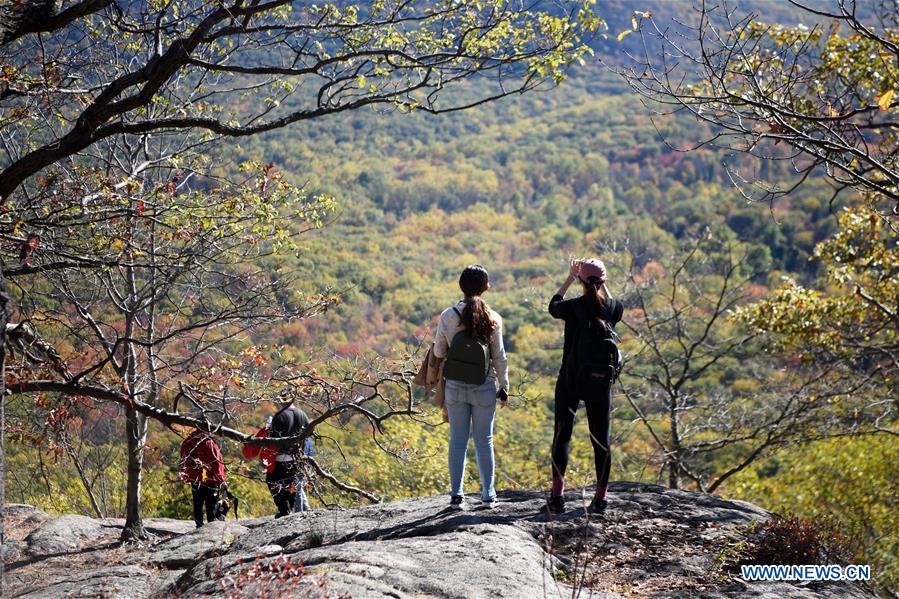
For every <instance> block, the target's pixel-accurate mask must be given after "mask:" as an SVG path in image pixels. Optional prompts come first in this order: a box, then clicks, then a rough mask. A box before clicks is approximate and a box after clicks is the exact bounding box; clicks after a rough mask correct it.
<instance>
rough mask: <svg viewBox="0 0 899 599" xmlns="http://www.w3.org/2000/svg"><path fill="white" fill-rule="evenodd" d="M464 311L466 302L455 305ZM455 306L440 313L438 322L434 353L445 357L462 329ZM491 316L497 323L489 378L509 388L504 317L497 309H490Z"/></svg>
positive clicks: (491, 349)
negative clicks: (504, 343) (504, 341)
mask: <svg viewBox="0 0 899 599" xmlns="http://www.w3.org/2000/svg"><path fill="white" fill-rule="evenodd" d="M454 307H455V308H456V310H458V311H459V312H462V309H463V308H464V307H465V302H459V303H458V304H456V305H455V306H454ZM456 310H453V308H447V309H446V310H444V311H443V312H441V313H440V321H439V322H438V323H437V333H436V335H435V338H434V355H435V356H437V357H438V358H445V357H446V352H447V351H448V350H449V346H450V343H451V342H452V340H453V337H455V336H456V333H458V332H459V331H461V330H462V322H461V319H460V318H459V315H458V314H456ZM490 316H491V317H493V321H494V322H495V323H496V330H495V331H493V335H492V336H491V337H490V364H491V368H490V374H488V375H487V380H495V381H498V384H499V386H500V388H502V389H506V390H508V389H509V361H508V359H506V348H505V347H503V319H502V318H501V317H500V315H499V314H497V313H496V312H495V311H493V310H490Z"/></svg>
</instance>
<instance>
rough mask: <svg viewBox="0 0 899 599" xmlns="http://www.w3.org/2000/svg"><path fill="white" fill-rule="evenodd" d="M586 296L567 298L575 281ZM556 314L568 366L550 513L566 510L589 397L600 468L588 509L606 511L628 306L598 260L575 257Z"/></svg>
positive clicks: (552, 309)
mask: <svg viewBox="0 0 899 599" xmlns="http://www.w3.org/2000/svg"><path fill="white" fill-rule="evenodd" d="M576 280H577V281H579V282H580V283H581V286H582V287H583V294H582V295H581V296H580V297H577V298H573V299H568V300H566V299H564V296H565V292H566V291H568V288H569V287H570V286H571V284H572V283H573V282H574V281H576ZM549 313H550V315H552V317H553V318H557V319H560V320H564V321H565V342H564V346H563V350H562V367H561V368H560V370H559V377H558V379H557V380H556V389H555V426H554V430H553V442H552V490H551V492H550V496H549V499H548V500H547V504H546V506H544V508H543V509H544V511H546V512H548V513H561V512H564V511H565V499H564V495H563V493H564V491H565V470H566V468H567V467H568V452H569V446H570V443H571V434H572V432H573V430H574V416H575V413H576V412H577V409H578V405H579V404H580V402H581V401H582V400H583V402H584V407H585V408H586V410H587V423H588V428H589V430H590V441H591V443H592V445H593V455H594V460H595V466H596V491H595V495H594V497H593V501H592V502H591V503H590V506H589V507H588V511H589V512H590V513H594V514H601V513H603V512H604V511H605V509H606V505H607V502H606V491H607V488H608V484H609V470H610V469H611V464H612V461H611V451H610V447H609V445H610V442H611V438H610V431H609V422H610V420H611V405H612V383H614V382H615V380H616V379H617V378H618V374H619V372H620V370H621V355H620V352H619V351H618V336H617V335H616V334H615V324H616V323H618V322H619V321H621V317H622V315H623V313H624V306H623V304H622V303H621V302H620V301H618V300H616V299H613V298H612V297H611V294H610V293H609V290H608V287H606V267H605V265H604V264H603V263H602V262H601V261H599V260H596V259H593V258H591V259H589V260H572V261H571V264H570V268H569V274H568V278H567V279H566V280H565V282H564V283H563V284H562V286H561V287H560V288H559V291H558V293H556V294H555V295H554V296H553V297H552V299H551V300H550V302H549Z"/></svg>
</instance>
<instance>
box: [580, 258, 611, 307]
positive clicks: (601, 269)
mask: <svg viewBox="0 0 899 599" xmlns="http://www.w3.org/2000/svg"><path fill="white" fill-rule="evenodd" d="M578 279H580V281H581V285H583V287H584V298H585V299H586V300H587V307H588V309H589V310H590V312H592V313H593V314H599V311H600V309H601V308H602V307H603V306H604V305H605V302H606V299H608V297H607V291H606V290H605V289H604V287H603V286H604V285H605V283H606V265H605V264H603V263H602V261H601V260H597V259H595V258H590V259H589V260H584V261H582V262H581V267H580V271H579V272H578Z"/></svg>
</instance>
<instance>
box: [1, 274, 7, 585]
mask: <svg viewBox="0 0 899 599" xmlns="http://www.w3.org/2000/svg"><path fill="white" fill-rule="evenodd" d="M8 322H9V295H7V293H6V279H4V278H3V275H2V274H0V506H5V505H6V439H5V438H4V431H5V430H6V323H8ZM0 510H2V507H0ZM5 543H6V520H5V516H4V515H3V512H2V511H0V547H5V546H6V545H5ZM4 574H5V573H4V568H3V560H0V597H3V596H4V595H3V581H4V580H5V578H6V577H5V575H4Z"/></svg>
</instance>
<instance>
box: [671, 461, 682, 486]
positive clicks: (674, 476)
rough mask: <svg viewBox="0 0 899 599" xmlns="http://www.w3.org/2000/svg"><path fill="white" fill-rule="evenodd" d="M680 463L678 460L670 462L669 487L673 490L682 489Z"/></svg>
mask: <svg viewBox="0 0 899 599" xmlns="http://www.w3.org/2000/svg"><path fill="white" fill-rule="evenodd" d="M679 466H680V462H679V461H678V458H676V457H675V458H671V459H670V460H669V461H668V486H669V487H671V488H672V489H678V488H680V467H679Z"/></svg>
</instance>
